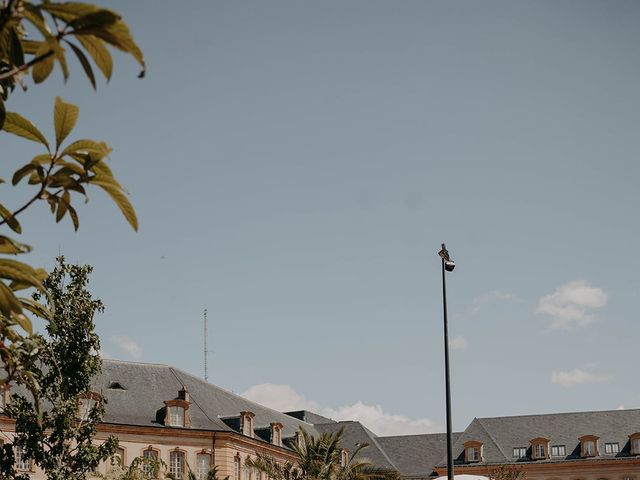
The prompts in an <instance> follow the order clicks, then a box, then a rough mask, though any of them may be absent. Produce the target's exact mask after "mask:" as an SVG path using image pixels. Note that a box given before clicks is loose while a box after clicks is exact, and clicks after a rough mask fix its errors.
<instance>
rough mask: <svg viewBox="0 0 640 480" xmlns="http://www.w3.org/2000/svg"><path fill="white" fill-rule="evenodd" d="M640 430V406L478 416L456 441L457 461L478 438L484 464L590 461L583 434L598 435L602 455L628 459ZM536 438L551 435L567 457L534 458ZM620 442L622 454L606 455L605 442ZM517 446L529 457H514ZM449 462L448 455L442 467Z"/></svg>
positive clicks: (550, 437)
mask: <svg viewBox="0 0 640 480" xmlns="http://www.w3.org/2000/svg"><path fill="white" fill-rule="evenodd" d="M636 432H640V409H635V410H609V411H599V412H574V413H552V414H544V415H522V416H515V417H495V418H475V419H474V420H473V421H472V422H471V423H470V424H469V426H468V427H467V429H466V430H465V431H464V432H463V433H462V435H460V437H459V438H458V439H457V441H456V442H455V443H454V446H453V451H454V458H455V459H456V460H455V461H456V463H457V464H462V463H464V443H465V442H467V441H470V440H476V441H479V442H482V443H483V462H481V463H484V464H495V463H512V462H525V463H526V462H532V461H534V462H536V463H540V462H558V461H572V460H573V461H580V462H584V461H590V460H592V459H590V458H581V457H580V442H579V440H578V438H579V437H582V436H583V435H595V436H597V437H600V438H599V440H598V445H599V456H598V457H596V458H598V459H602V458H612V459H613V458H625V457H628V456H629V452H630V445H629V435H631V434H633V433H636ZM536 437H545V438H548V439H549V440H550V441H549V446H550V447H551V446H553V445H565V447H566V456H565V457H561V458H560V457H558V458H553V457H552V458H550V459H548V460H531V444H530V441H531V440H532V439H534V438H536ZM609 442H611V443H615V442H617V443H618V444H619V446H620V452H619V453H618V454H605V448H604V444H605V443H609ZM514 447H526V448H527V449H528V450H527V457H526V458H523V459H514V458H513V448H514ZM445 465H446V455H445V456H443V458H441V460H440V461H439V462H438V466H445Z"/></svg>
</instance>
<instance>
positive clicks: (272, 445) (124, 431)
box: [0, 360, 640, 480]
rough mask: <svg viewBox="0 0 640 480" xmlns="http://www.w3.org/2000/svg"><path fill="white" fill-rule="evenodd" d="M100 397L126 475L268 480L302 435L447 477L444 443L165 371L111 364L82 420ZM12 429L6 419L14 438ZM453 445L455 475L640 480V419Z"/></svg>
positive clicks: (495, 421)
mask: <svg viewBox="0 0 640 480" xmlns="http://www.w3.org/2000/svg"><path fill="white" fill-rule="evenodd" d="M101 397H103V398H105V399H106V400H107V402H108V403H107V408H106V414H105V416H104V419H103V422H102V424H101V425H100V427H99V429H98V435H97V440H100V439H106V438H107V437H108V436H109V435H115V436H117V437H118V438H119V440H120V447H119V449H118V452H117V456H118V457H120V459H121V461H122V462H123V464H124V465H129V464H130V463H131V461H132V460H133V459H134V458H135V457H138V456H152V457H155V458H159V459H162V460H163V461H164V462H165V463H166V464H167V466H168V470H169V472H170V473H172V474H173V475H175V476H176V477H178V478H180V477H183V478H184V473H185V471H186V469H187V467H189V468H191V469H192V470H193V471H194V472H195V473H196V474H197V475H198V477H199V478H203V477H204V475H205V474H206V472H207V471H208V470H209V468H210V467H211V466H213V465H214V464H215V465H217V466H218V468H219V473H220V474H221V476H222V477H223V478H224V477H225V476H226V475H229V478H230V480H267V479H266V478H265V479H263V478H262V475H261V474H260V473H259V472H254V471H251V470H249V469H248V468H247V467H246V465H245V460H246V459H247V458H248V457H251V458H255V456H256V455H258V454H266V455H270V456H273V457H275V458H277V459H280V460H282V461H287V460H295V457H294V455H293V453H292V451H291V449H290V448H289V445H290V444H291V442H297V441H300V438H299V433H298V432H299V429H300V427H302V428H304V429H305V430H307V431H308V432H309V433H311V434H313V435H318V434H322V433H325V432H336V431H338V430H339V429H343V431H344V434H343V444H342V446H343V448H344V451H343V454H344V455H346V456H348V455H349V452H353V451H355V450H356V449H357V448H358V447H359V446H360V445H363V444H365V443H366V444H368V445H369V447H368V448H366V449H365V450H364V451H363V452H362V454H361V455H362V457H366V458H368V459H369V460H370V461H371V462H372V463H374V464H375V465H377V466H380V467H385V468H392V469H395V470H398V471H399V472H400V474H401V475H402V476H403V477H404V478H406V479H410V480H428V479H432V478H434V477H437V476H438V475H446V460H445V457H446V437H445V435H444V434H441V433H437V434H424V435H401V436H390V437H380V436H377V435H376V434H375V433H373V432H371V431H370V430H368V429H367V428H366V427H365V426H363V425H362V424H361V423H359V422H355V421H341V422H337V421H334V420H332V419H329V418H326V417H323V416H320V415H318V414H315V413H313V412H308V411H296V412H287V413H283V412H278V411H275V410H272V409H270V408H267V407H264V406H262V405H259V404H257V403H254V402H251V401H249V400H246V399H245V398H243V397H241V396H239V395H235V394H233V393H231V392H229V391H227V390H224V389H222V388H220V387H217V386H215V385H212V384H209V383H207V382H205V381H203V380H202V379H200V378H198V377H195V376H193V375H190V374H188V373H186V372H183V371H181V370H178V369H176V368H172V367H170V366H167V365H157V364H144V363H134V362H123V361H117V360H104V363H103V371H102V374H101V375H100V377H99V378H98V379H96V381H95V384H94V388H93V392H90V393H89V394H88V395H86V396H85V397H84V398H82V399H80V409H79V410H80V411H79V415H80V416H82V415H83V412H86V411H88V409H89V408H90V407H91V405H92V403H93V402H95V401H97V400H98V399H99V398H101ZM12 428H13V426H12V422H11V420H10V419H9V418H7V417H6V416H2V415H0V429H2V432H4V435H5V436H6V437H7V438H10V436H11V431H12ZM454 442H455V444H454V451H455V453H456V456H457V458H456V473H477V474H483V475H486V474H487V473H489V472H490V471H491V469H493V468H495V466H497V465H503V464H511V465H517V466H520V467H522V468H523V470H524V471H526V473H527V480H565V479H566V480H640V410H622V411H611V412H586V413H568V414H551V415H530V416H522V417H500V418H484V419H475V420H474V421H473V422H471V424H470V425H469V426H468V427H467V428H466V429H465V431H464V432H460V433H455V434H454ZM16 463H17V467H18V468H19V469H20V470H22V471H25V472H28V473H29V474H30V476H31V477H32V478H33V479H34V480H38V479H40V478H44V475H43V474H42V472H39V471H36V470H34V469H33V465H32V462H30V460H29V459H28V458H24V457H23V456H21V455H20V452H16ZM108 468H110V466H109V465H106V464H105V465H101V466H100V468H99V470H100V471H101V472H102V473H104V472H106V470H107V469H108Z"/></svg>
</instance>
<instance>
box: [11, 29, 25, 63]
mask: <svg viewBox="0 0 640 480" xmlns="http://www.w3.org/2000/svg"><path fill="white" fill-rule="evenodd" d="M9 35H10V36H11V37H10V38H11V49H10V51H9V58H10V61H11V64H12V65H16V66H20V65H23V64H24V52H23V51H22V44H21V43H20V37H18V32H17V31H16V29H15V28H12V29H11V30H10V31H9Z"/></svg>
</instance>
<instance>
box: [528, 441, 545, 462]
mask: <svg viewBox="0 0 640 480" xmlns="http://www.w3.org/2000/svg"><path fill="white" fill-rule="evenodd" d="M531 458H532V459H533V460H546V459H547V458H549V439H548V438H544V437H537V438H534V439H533V440H531Z"/></svg>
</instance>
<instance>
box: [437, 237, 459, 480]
mask: <svg viewBox="0 0 640 480" xmlns="http://www.w3.org/2000/svg"><path fill="white" fill-rule="evenodd" d="M438 255H439V256H440V258H441V259H442V306H443V308H444V373H445V390H446V396H447V478H448V480H453V444H452V441H451V385H450V380H449V326H448V324H447V282H446V276H445V272H453V269H454V268H455V266H456V264H455V263H454V261H453V260H451V258H450V257H449V252H448V251H447V249H446V247H445V246H444V243H443V244H442V250H440V251H439V252H438Z"/></svg>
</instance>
